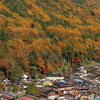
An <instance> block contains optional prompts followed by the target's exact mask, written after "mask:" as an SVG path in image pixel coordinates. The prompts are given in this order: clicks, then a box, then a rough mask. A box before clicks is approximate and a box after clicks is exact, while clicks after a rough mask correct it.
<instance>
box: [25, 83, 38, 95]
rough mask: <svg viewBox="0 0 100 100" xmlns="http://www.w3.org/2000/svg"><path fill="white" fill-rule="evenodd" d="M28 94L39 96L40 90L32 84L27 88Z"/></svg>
mask: <svg viewBox="0 0 100 100" xmlns="http://www.w3.org/2000/svg"><path fill="white" fill-rule="evenodd" d="M26 94H38V89H37V87H36V85H35V84H34V82H32V83H30V84H29V85H28V87H27V90H26Z"/></svg>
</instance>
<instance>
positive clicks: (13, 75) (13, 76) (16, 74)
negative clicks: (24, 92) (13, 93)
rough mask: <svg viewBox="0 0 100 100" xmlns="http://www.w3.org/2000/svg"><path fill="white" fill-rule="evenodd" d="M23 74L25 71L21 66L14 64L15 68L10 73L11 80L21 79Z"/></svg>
mask: <svg viewBox="0 0 100 100" xmlns="http://www.w3.org/2000/svg"><path fill="white" fill-rule="evenodd" d="M22 75H23V71H22V69H21V67H18V66H17V65H15V66H14V68H13V70H12V72H11V73H9V78H10V79H11V80H15V81H16V80H19V79H21V76H22Z"/></svg>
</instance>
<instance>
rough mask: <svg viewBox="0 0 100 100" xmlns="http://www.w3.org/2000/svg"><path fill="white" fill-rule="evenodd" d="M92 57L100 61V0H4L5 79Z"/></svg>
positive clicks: (0, 52)
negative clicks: (18, 73) (15, 73)
mask: <svg viewBox="0 0 100 100" xmlns="http://www.w3.org/2000/svg"><path fill="white" fill-rule="evenodd" d="M91 60H94V61H96V62H100V0H0V74H1V75H0V77H1V78H4V77H9V78H10V79H13V75H12V73H13V71H14V68H16V69H18V71H21V70H22V71H23V72H26V71H28V72H30V71H31V70H32V69H34V70H35V71H38V72H42V71H44V72H46V71H56V70H58V71H59V70H60V68H61V67H62V66H66V67H69V66H73V70H74V68H76V66H79V65H81V64H82V63H87V62H89V61H91ZM70 63H71V65H70ZM63 68H65V67H63ZM16 72H17V70H16Z"/></svg>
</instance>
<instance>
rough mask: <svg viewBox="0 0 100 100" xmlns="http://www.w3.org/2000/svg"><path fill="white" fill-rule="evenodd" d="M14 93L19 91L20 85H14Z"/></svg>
mask: <svg viewBox="0 0 100 100" xmlns="http://www.w3.org/2000/svg"><path fill="white" fill-rule="evenodd" d="M12 91H13V92H14V93H17V92H18V87H17V86H16V85H14V86H13V90H12Z"/></svg>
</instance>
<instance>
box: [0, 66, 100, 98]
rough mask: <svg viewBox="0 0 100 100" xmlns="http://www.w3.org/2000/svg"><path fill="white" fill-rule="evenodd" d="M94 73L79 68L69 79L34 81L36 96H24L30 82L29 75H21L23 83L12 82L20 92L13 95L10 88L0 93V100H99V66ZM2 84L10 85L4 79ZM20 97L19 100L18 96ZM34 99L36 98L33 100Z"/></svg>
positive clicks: (53, 78)
mask: <svg viewBox="0 0 100 100" xmlns="http://www.w3.org/2000/svg"><path fill="white" fill-rule="evenodd" d="M94 68H95V72H88V67H85V66H81V67H79V69H78V71H77V72H76V73H73V75H72V76H71V75H70V76H71V78H67V77H65V76H56V75H54V76H52V77H45V78H42V79H37V80H35V81H34V83H35V84H36V87H37V88H38V90H39V93H38V94H37V95H34V94H25V92H26V89H27V87H28V84H29V83H30V82H31V81H32V79H30V75H29V74H24V75H23V78H24V79H23V81H21V82H19V81H18V82H13V83H12V84H16V85H17V87H18V88H21V86H23V89H22V90H21V91H18V92H17V93H13V92H12V91H11V90H12V89H11V86H8V88H7V91H5V92H4V91H2V92H1V93H0V100H35V99H36V100H100V65H95V66H94ZM3 83H4V84H8V83H10V80H8V79H5V80H4V81H3ZM19 95H20V97H21V98H20V99H18V96H19ZM35 97H36V98H35Z"/></svg>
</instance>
